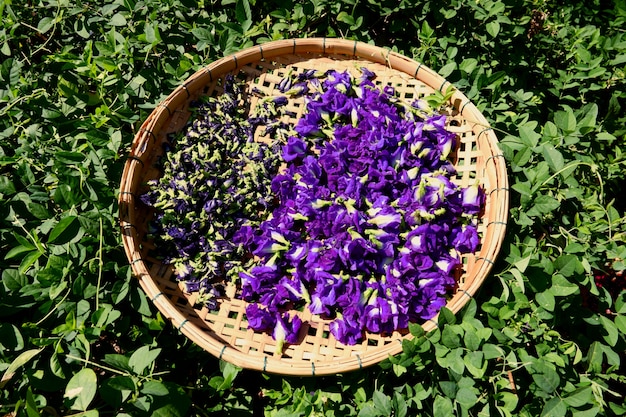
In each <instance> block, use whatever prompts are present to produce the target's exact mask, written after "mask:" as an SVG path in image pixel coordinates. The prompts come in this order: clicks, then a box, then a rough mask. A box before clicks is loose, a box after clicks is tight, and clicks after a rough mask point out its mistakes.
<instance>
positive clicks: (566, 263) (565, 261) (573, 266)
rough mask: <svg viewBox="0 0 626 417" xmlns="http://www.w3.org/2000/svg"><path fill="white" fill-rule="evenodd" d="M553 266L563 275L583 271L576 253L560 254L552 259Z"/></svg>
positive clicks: (569, 275)
mask: <svg viewBox="0 0 626 417" xmlns="http://www.w3.org/2000/svg"><path fill="white" fill-rule="evenodd" d="M554 266H555V267H556V269H558V271H559V272H560V273H561V275H563V276H564V277H571V276H572V275H574V274H576V273H579V274H580V273H582V272H583V271H584V269H583V265H582V263H581V262H580V259H579V258H578V256H576V255H561V256H559V257H558V258H557V259H556V260H555V261H554Z"/></svg>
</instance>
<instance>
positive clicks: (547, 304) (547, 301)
mask: <svg viewBox="0 0 626 417" xmlns="http://www.w3.org/2000/svg"><path fill="white" fill-rule="evenodd" d="M535 299H536V300H537V303H538V304H539V306H541V307H543V308H544V309H546V310H547V311H554V306H555V300H554V294H552V291H551V290H549V289H548V290H546V291H544V292H541V293H538V294H537V295H536V296H535Z"/></svg>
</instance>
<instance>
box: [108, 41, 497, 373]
mask: <svg viewBox="0 0 626 417" xmlns="http://www.w3.org/2000/svg"><path fill="white" fill-rule="evenodd" d="M344 61H345V63H350V64H353V63H365V64H366V65H374V66H377V68H378V67H380V68H382V69H386V70H388V71H390V73H391V74H392V75H391V76H392V77H395V76H396V74H397V76H398V77H400V78H401V79H403V80H405V81H406V80H408V81H406V82H407V83H413V82H415V83H418V84H419V85H423V86H425V88H427V89H429V91H439V92H445V91H447V90H448V88H452V90H453V93H452V96H451V98H450V100H449V103H448V104H449V106H450V108H451V110H452V111H453V113H454V117H453V119H455V120H457V122H458V123H460V124H461V127H458V128H456V129H457V130H458V131H459V133H458V134H459V135H461V134H462V135H463V138H465V139H463V140H464V141H465V142H467V144H466V147H467V148H468V150H467V151H466V153H467V155H468V156H467V161H470V162H469V163H468V162H467V161H466V163H468V164H469V165H470V167H469V168H468V167H465V170H466V171H467V172H464V173H463V175H464V176H468V178H471V176H472V175H473V176H475V178H477V179H479V180H480V181H481V184H483V186H484V188H485V193H486V204H485V210H484V212H483V214H482V215H481V217H480V222H481V225H482V226H481V227H482V229H481V233H482V237H481V247H480V250H479V251H477V253H475V254H473V255H472V256H471V258H470V259H469V261H468V262H467V264H465V265H464V272H463V274H462V276H461V278H460V279H459V282H458V288H457V290H456V292H455V293H454V294H453V295H452V296H451V298H450V299H449V300H448V303H447V304H446V306H445V307H446V308H448V309H449V310H451V311H452V312H453V313H455V314H456V313H457V312H458V311H459V310H460V309H461V308H463V307H464V306H465V305H466V303H467V302H468V301H469V300H470V299H471V298H472V297H473V296H474V294H475V293H476V292H477V291H478V289H479V288H480V286H481V285H482V284H483V282H484V281H485V279H486V278H487V276H488V275H489V272H490V271H491V269H492V267H493V265H494V262H495V260H496V257H497V255H498V253H499V251H500V248H501V245H502V241H503V240H504V235H505V231H506V225H507V218H508V208H509V188H508V177H507V171H506V161H505V158H504V156H503V154H502V152H501V151H500V149H499V147H498V139H497V137H496V135H495V132H494V130H493V129H492V128H491V127H490V125H489V123H488V121H487V120H486V119H485V117H484V116H483V115H482V113H481V112H480V111H479V110H478V109H477V108H476V106H475V105H474V104H473V103H472V102H471V101H470V100H469V99H468V98H467V97H466V96H465V95H464V94H463V93H461V92H460V91H459V90H457V89H456V88H455V87H454V86H453V85H452V84H451V83H450V82H448V81H447V80H446V79H445V78H443V77H441V76H440V75H438V74H437V73H436V72H435V71H433V70H432V69H430V68H428V67H426V66H425V65H422V64H421V63H419V62H416V61H414V60H412V59H410V58H408V57H406V56H403V55H401V54H398V53H396V52H394V51H391V50H389V49H385V48H381V47H378V46H374V45H370V44H366V43H362V42H358V41H349V40H343V39H337V38H303V39H288V40H280V41H273V42H268V43H264V44H260V45H257V46H254V47H250V48H247V49H244V50H242V51H240V52H237V53H235V54H232V55H230V56H226V57H223V58H221V59H219V60H217V61H214V62H212V63H210V64H209V65H207V66H205V67H204V68H202V69H200V70H198V71H197V72H196V73H194V74H193V75H192V76H190V77H189V78H188V79H187V80H186V81H185V82H184V83H182V84H181V85H180V86H178V87H177V88H176V89H174V91H173V92H172V93H171V94H170V95H169V96H168V97H167V98H166V99H165V100H163V101H162V102H161V103H159V104H158V105H157V106H156V108H155V109H154V110H153V111H152V113H151V114H150V115H149V116H148V118H147V119H146V120H145V121H144V122H143V124H142V125H141V128H140V129H139V131H138V132H137V134H136V135H135V138H134V140H133V142H132V145H131V150H130V154H129V156H128V159H127V161H126V164H125V166H124V171H123V174H122V178H121V183H120V193H119V199H118V203H119V213H120V227H121V232H122V233H121V234H122V242H123V246H124V249H125V252H126V256H127V258H128V260H129V263H130V265H131V268H132V272H133V274H134V275H135V276H136V277H137V279H138V281H139V284H140V286H141V288H142V289H143V291H144V292H145V294H146V295H147V296H148V298H149V299H150V300H151V301H152V302H153V303H154V305H155V306H156V307H157V308H158V310H159V311H161V313H162V314H163V315H164V316H165V317H166V318H167V319H168V320H170V321H171V322H172V325H173V326H174V327H175V328H177V329H178V330H179V331H180V332H181V333H182V334H184V335H185V336H186V337H188V338H189V339H190V340H192V341H193V342H195V343H196V344H198V345H199V346H200V347H202V348H203V349H205V350H206V351H208V352H210V353H211V354H213V355H214V356H216V357H218V358H220V359H223V360H225V361H228V362H231V363H233V364H235V365H237V366H240V367H242V368H248V369H255V370H259V371H263V372H270V373H277V374H283V375H323V374H336V373H341V372H348V371H352V370H356V369H360V368H363V367H366V366H370V365H373V364H376V363H378V362H380V361H382V360H384V359H386V358H388V357H389V356H393V355H395V354H397V353H399V352H401V351H402V341H403V340H405V339H411V338H412V336H411V334H410V333H409V332H408V331H406V332H394V334H392V335H386V336H384V337H383V336H381V337H380V338H378V337H375V336H373V335H370V334H367V338H366V340H365V341H364V342H363V343H362V344H361V345H357V346H356V347H347V346H343V345H341V344H340V343H339V342H336V341H335V340H334V338H332V336H329V335H328V334H327V333H328V332H325V333H324V332H323V331H322V330H320V328H322V327H323V324H319V326H318V327H317V328H314V330H315V331H314V332H310V334H307V335H304V340H305V341H308V340H309V339H311V340H312V342H311V343H304V342H303V343H302V345H306V346H304V347H301V346H295V345H294V346H293V347H292V346H288V347H287V353H288V355H287V356H285V354H283V355H276V354H273V353H272V350H271V347H272V346H273V345H272V340H271V336H268V335H262V334H258V333H254V332H252V331H251V330H249V331H245V329H244V330H242V326H243V325H245V318H244V317H243V316H242V313H241V309H242V308H243V307H242V305H243V304H245V303H244V302H243V301H237V300H232V302H230V303H229V306H228V307H227V308H228V309H229V310H228V311H224V312H223V311H222V309H220V312H219V313H218V314H217V316H219V317H218V318H216V317H215V316H216V315H215V314H209V313H208V312H207V311H206V309H196V308H194V306H193V303H194V298H193V296H189V295H188V294H184V293H183V292H182V290H181V289H180V288H179V287H178V284H177V283H176V282H175V280H174V278H172V276H171V273H169V274H168V272H167V269H168V268H167V267H166V266H164V265H162V264H159V262H158V261H156V260H154V259H153V258H151V256H150V254H149V252H150V250H152V249H153V248H150V242H147V241H146V237H145V235H146V231H145V228H146V227H145V223H146V219H145V216H146V211H145V209H144V208H142V207H141V203H140V201H139V194H140V192H141V191H140V190H141V189H142V187H144V183H145V181H146V178H147V176H150V175H152V176H154V175H155V173H154V172H153V171H154V170H155V168H154V162H155V159H156V158H157V157H158V154H159V152H160V150H159V148H161V146H160V145H161V144H162V142H163V140H164V138H165V137H166V135H168V134H170V133H172V132H174V131H176V130H177V129H180V128H181V127H182V126H184V124H185V123H186V120H187V118H188V117H189V111H188V107H189V103H190V102H191V101H192V100H194V99H196V98H197V97H199V96H200V95H205V94H206V93H207V88H209V87H207V86H215V85H216V83H218V81H219V80H220V79H221V77H223V76H225V75H226V74H228V73H235V72H241V71H252V72H254V76H258V75H259V73H260V74H265V73H268V72H269V71H270V70H275V69H276V68H278V69H281V68H284V67H285V66H288V65H294V66H297V65H309V66H311V65H314V66H316V65H322V64H323V65H339V64H341V65H343V64H344ZM255 68H256V69H255ZM259 68H260V69H259ZM268 68H269V69H268ZM255 71H256V72H255ZM264 71H265V72H264ZM377 75H378V74H377ZM449 128H450V129H453V128H451V127H449ZM463 140H462V141H463ZM472 164H474V165H472ZM472 170H473V171H472ZM463 181H466V180H463ZM142 224H143V225H144V226H142ZM316 325H317V324H316ZM422 327H423V329H424V330H425V331H426V332H429V331H431V330H433V329H435V328H436V327H437V317H435V318H433V319H431V320H428V321H426V322H425V323H423V324H422ZM309 330H310V328H309ZM313 333H314V334H313ZM290 349H292V350H290Z"/></svg>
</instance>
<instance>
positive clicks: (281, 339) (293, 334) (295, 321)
mask: <svg viewBox="0 0 626 417" xmlns="http://www.w3.org/2000/svg"><path fill="white" fill-rule="evenodd" d="M301 327H302V320H301V319H300V317H298V316H293V318H291V320H290V318H289V314H288V313H284V314H280V313H277V314H276V324H275V325H274V330H273V332H272V338H273V339H274V340H275V341H276V353H282V351H283V348H284V345H285V343H291V344H294V343H297V342H298V336H299V332H300V328H301Z"/></svg>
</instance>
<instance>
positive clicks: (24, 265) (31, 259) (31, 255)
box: [18, 250, 43, 274]
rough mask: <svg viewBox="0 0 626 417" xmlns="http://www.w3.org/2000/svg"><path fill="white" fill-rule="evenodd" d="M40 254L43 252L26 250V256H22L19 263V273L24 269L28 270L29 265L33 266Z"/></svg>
mask: <svg viewBox="0 0 626 417" xmlns="http://www.w3.org/2000/svg"><path fill="white" fill-rule="evenodd" d="M41 255H43V253H42V252H40V251H38V250H37V251H32V252H28V253H27V254H26V256H25V257H24V259H22V262H21V263H20V267H19V268H18V271H19V273H20V274H25V273H26V271H28V269H29V268H30V267H31V266H33V265H34V264H35V262H37V260H38V259H39V258H40V257H41Z"/></svg>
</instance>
